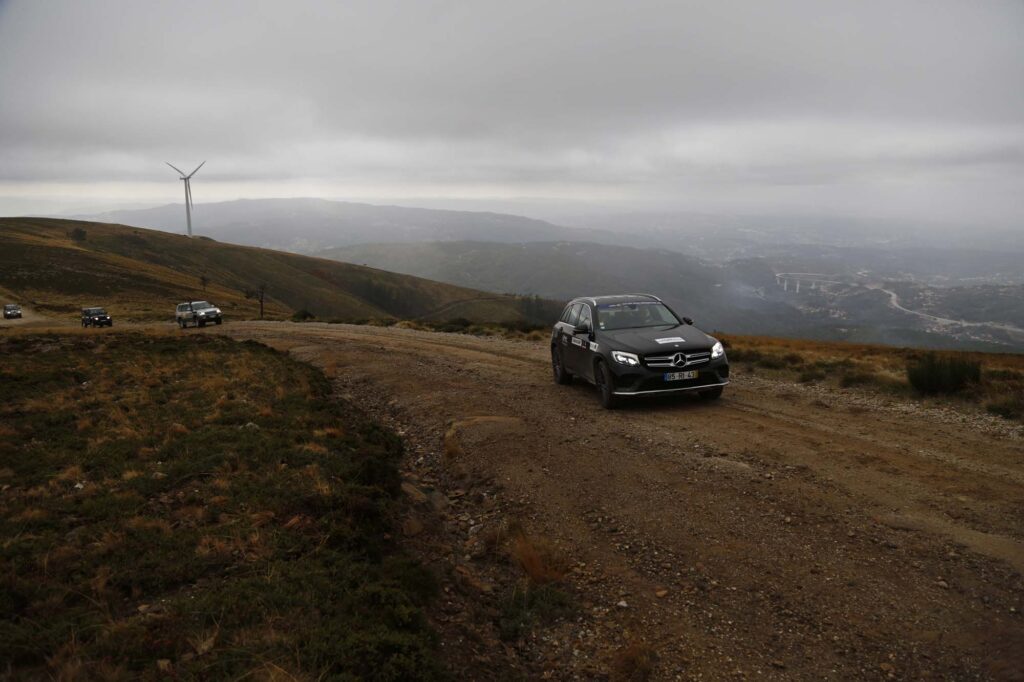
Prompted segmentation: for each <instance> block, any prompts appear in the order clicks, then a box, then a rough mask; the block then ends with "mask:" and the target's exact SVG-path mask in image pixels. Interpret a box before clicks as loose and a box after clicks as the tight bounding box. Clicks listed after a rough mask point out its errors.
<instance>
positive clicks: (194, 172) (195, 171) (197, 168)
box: [188, 161, 206, 178]
mask: <svg viewBox="0 0 1024 682" xmlns="http://www.w3.org/2000/svg"><path fill="white" fill-rule="evenodd" d="M203 163H206V161H203ZM203 163H201V164H199V165H198V166H196V169H195V170H194V171H192V172H191V173H189V174H188V176H189V177H190V178H191V177H192V176H193V175H195V174H196V173H198V172H199V169H200V168H202V167H203Z"/></svg>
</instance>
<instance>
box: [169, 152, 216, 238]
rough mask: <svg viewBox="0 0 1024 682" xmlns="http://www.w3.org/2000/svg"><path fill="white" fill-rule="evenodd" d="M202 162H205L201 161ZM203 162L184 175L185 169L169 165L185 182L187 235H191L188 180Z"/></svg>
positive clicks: (190, 189) (190, 199) (190, 203)
mask: <svg viewBox="0 0 1024 682" xmlns="http://www.w3.org/2000/svg"><path fill="white" fill-rule="evenodd" d="M164 163H166V164H167V165H168V166H171V164H170V162H168V161H164ZM203 163H206V162H205V161H203ZM203 163H201V164H199V165H198V166H196V169H195V170H194V171H192V172H191V173H189V174H188V175H185V171H183V170H181V169H180V168H176V167H175V166H171V168H174V170H176V171H178V174H179V175H180V176H181V181H182V182H184V183H185V221H186V222H187V223H188V236H189V237H191V236H192V186H191V185H190V184H189V180H191V179H192V176H193V175H195V174H196V172H197V171H198V170H199V169H200V168H202V167H203Z"/></svg>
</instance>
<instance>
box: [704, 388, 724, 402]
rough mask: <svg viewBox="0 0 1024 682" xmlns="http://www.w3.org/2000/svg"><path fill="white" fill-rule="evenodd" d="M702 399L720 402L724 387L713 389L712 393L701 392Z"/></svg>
mask: <svg viewBox="0 0 1024 682" xmlns="http://www.w3.org/2000/svg"><path fill="white" fill-rule="evenodd" d="M700 397H701V398H703V399H704V400H718V399H719V398H721V397H722V387H721V386H716V387H715V388H712V389H711V390H710V391H701V392H700Z"/></svg>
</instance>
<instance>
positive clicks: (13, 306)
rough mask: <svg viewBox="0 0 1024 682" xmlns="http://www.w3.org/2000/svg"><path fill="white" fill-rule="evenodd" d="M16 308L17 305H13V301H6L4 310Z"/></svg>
mask: <svg viewBox="0 0 1024 682" xmlns="http://www.w3.org/2000/svg"><path fill="white" fill-rule="evenodd" d="M17 309H18V306H16V305H14V304H13V303H8V304H7V305H5V306H4V310H17Z"/></svg>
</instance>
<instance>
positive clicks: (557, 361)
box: [551, 346, 572, 386]
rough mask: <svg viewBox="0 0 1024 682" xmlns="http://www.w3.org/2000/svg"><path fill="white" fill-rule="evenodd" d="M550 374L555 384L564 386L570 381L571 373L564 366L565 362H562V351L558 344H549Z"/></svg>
mask: <svg viewBox="0 0 1024 682" xmlns="http://www.w3.org/2000/svg"><path fill="white" fill-rule="evenodd" d="M551 374H552V376H553V377H554V379H555V383H556V384H562V385H563V386H564V385H566V384H571V383H572V374H570V373H569V370H567V369H566V368H565V364H563V362H562V351H561V350H560V349H559V348H558V346H551Z"/></svg>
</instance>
